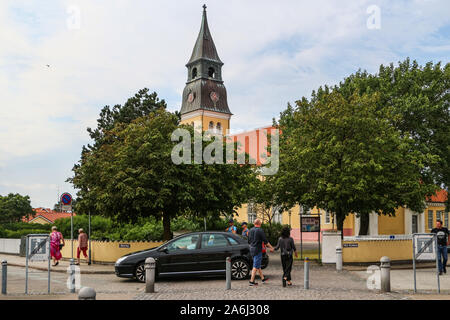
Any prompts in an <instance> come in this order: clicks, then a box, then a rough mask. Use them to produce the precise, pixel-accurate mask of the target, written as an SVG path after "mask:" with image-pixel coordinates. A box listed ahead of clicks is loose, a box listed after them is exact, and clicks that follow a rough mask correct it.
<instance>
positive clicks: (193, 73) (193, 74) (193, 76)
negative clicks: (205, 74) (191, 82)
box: [192, 68, 197, 79]
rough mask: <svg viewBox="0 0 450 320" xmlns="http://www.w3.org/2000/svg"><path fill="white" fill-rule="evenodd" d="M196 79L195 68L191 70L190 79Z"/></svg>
mask: <svg viewBox="0 0 450 320" xmlns="http://www.w3.org/2000/svg"><path fill="white" fill-rule="evenodd" d="M195 78H197V68H194V69H192V79H195Z"/></svg>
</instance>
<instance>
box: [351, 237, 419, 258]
mask: <svg viewBox="0 0 450 320" xmlns="http://www.w3.org/2000/svg"><path fill="white" fill-rule="evenodd" d="M342 243H343V248H342V259H343V262H344V263H352V262H380V259H381V257H383V256H388V257H389V258H390V259H391V261H401V260H412V240H379V241H343V242H342ZM345 244H358V247H357V248H349V247H345V246H344V245H345Z"/></svg>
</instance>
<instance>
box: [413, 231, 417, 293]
mask: <svg viewBox="0 0 450 320" xmlns="http://www.w3.org/2000/svg"><path fill="white" fill-rule="evenodd" d="M412 243H413V269H414V293H417V286H416V243H415V238H414V236H413V240H412Z"/></svg>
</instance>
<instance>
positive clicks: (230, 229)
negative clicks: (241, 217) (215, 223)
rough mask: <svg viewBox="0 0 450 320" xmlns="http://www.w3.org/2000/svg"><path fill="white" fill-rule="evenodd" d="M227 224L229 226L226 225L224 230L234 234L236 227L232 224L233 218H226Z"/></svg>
mask: <svg viewBox="0 0 450 320" xmlns="http://www.w3.org/2000/svg"><path fill="white" fill-rule="evenodd" d="M228 224H229V226H228V228H226V229H225V231H227V232H231V233H234V234H236V232H237V228H236V226H235V225H234V220H233V219H230V220H228Z"/></svg>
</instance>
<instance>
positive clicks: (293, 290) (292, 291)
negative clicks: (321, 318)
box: [134, 263, 410, 300]
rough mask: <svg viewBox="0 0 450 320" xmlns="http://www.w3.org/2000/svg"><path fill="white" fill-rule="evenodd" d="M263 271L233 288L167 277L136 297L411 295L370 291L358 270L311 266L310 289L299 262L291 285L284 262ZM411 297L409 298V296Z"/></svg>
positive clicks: (222, 281) (221, 281) (374, 297)
mask: <svg viewBox="0 0 450 320" xmlns="http://www.w3.org/2000/svg"><path fill="white" fill-rule="evenodd" d="M263 272H264V275H267V276H269V277H270V279H269V281H268V283H264V284H262V283H261V281H258V282H259V285H258V286H257V287H249V285H248V281H246V280H244V281H232V285H231V287H232V289H231V290H225V279H224V278H214V279H200V280H199V279H192V280H164V281H159V282H156V283H155V291H156V292H155V293H151V294H146V293H144V292H141V293H139V294H138V295H137V296H136V297H135V298H134V299H136V300H164V299H170V300H323V299H330V300H342V299H347V300H393V299H408V298H407V297H405V296H403V295H401V294H398V293H395V292H392V293H387V294H386V293H384V294H383V293H379V292H376V291H370V290H369V289H367V287H366V281H365V280H363V279H361V278H360V277H358V276H356V275H355V274H353V273H351V272H348V271H343V272H341V273H337V272H336V271H335V268H333V267H331V266H317V265H312V266H311V267H310V289H309V290H305V289H304V284H303V276H304V270H303V266H302V265H300V264H297V265H295V266H294V268H293V271H292V282H293V283H294V285H293V286H292V287H286V288H283V287H282V286H281V266H280V265H277V264H276V263H272V265H271V266H269V267H268V268H267V269H266V270H264V271H263ZM409 299H410V298H409Z"/></svg>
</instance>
